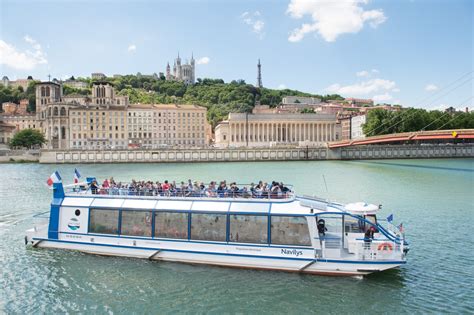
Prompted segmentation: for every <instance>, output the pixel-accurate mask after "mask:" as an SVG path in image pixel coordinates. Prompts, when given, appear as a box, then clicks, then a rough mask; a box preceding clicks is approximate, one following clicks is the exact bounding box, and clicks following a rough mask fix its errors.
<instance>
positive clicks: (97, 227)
mask: <svg viewBox="0 0 474 315" xmlns="http://www.w3.org/2000/svg"><path fill="white" fill-rule="evenodd" d="M118 218H119V211H118V210H99V209H91V210H90V223H89V233H100V234H118Z"/></svg>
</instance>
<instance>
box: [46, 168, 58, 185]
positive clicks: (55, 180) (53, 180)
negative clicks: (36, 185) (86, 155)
mask: <svg viewBox="0 0 474 315" xmlns="http://www.w3.org/2000/svg"><path fill="white" fill-rule="evenodd" d="M60 182H61V176H59V173H58V171H56V172H54V173H53V174H51V176H49V178H48V180H47V181H46V184H48V186H52V185H53V183H60Z"/></svg>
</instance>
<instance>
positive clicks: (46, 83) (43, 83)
mask: <svg viewBox="0 0 474 315" xmlns="http://www.w3.org/2000/svg"><path fill="white" fill-rule="evenodd" d="M36 84H37V85H48V84H53V85H57V86H61V85H60V84H58V83H55V82H52V81H44V82H38V83H36Z"/></svg>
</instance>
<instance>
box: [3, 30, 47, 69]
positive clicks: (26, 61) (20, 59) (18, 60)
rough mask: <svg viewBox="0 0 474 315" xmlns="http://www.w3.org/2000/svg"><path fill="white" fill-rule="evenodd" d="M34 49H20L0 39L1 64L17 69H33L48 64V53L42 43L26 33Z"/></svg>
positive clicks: (27, 41) (26, 40)
mask: <svg viewBox="0 0 474 315" xmlns="http://www.w3.org/2000/svg"><path fill="white" fill-rule="evenodd" d="M23 39H24V40H25V42H26V43H28V44H29V45H30V46H31V48H33V51H30V50H28V49H27V50H25V51H19V50H18V49H17V48H16V47H15V46H13V45H10V44H8V43H7V42H5V41H3V40H0V64H3V65H6V66H8V67H11V68H13V69H17V70H33V69H34V68H36V66H38V65H40V64H47V63H48V60H47V59H46V54H45V53H44V52H43V50H42V49H41V45H40V44H39V43H38V42H37V41H36V40H34V39H33V38H31V37H30V36H28V35H26V36H25V37H23Z"/></svg>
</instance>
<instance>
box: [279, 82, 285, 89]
mask: <svg viewBox="0 0 474 315" xmlns="http://www.w3.org/2000/svg"><path fill="white" fill-rule="evenodd" d="M284 89H286V85H284V84H283V83H282V84H280V85H278V87H277V90H284Z"/></svg>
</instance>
